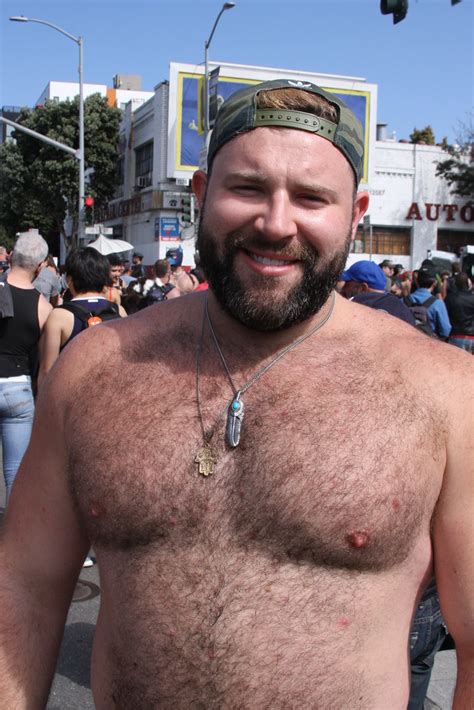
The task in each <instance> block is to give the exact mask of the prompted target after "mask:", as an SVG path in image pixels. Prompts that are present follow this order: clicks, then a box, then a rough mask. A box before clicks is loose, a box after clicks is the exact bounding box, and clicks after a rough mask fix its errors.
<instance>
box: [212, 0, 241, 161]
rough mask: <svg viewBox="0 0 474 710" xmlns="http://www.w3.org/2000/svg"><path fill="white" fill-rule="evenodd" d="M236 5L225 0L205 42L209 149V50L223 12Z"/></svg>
mask: <svg viewBox="0 0 474 710" xmlns="http://www.w3.org/2000/svg"><path fill="white" fill-rule="evenodd" d="M233 7H235V2H225V3H224V4H223V5H222V7H221V10H220V12H219V14H218V15H217V17H216V21H215V22H214V26H213V28H212V30H211V34H210V35H209V38H208V39H207V40H206V41H205V42H204V146H205V148H206V150H207V140H208V135H209V57H208V50H209V46H210V44H211V41H212V38H213V36H214V32H215V31H216V27H217V23H218V22H219V20H220V19H221V17H222V14H223V13H224V12H225V11H226V10H232V8H233Z"/></svg>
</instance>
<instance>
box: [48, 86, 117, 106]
mask: <svg viewBox="0 0 474 710" xmlns="http://www.w3.org/2000/svg"><path fill="white" fill-rule="evenodd" d="M83 92H84V98H85V99H87V97H88V96H92V94H100V95H101V96H107V85H106V84H84V85H83ZM78 95H79V83H78V82H68V81H50V82H48V84H47V86H46V88H45V89H44V91H43V93H42V94H41V96H40V97H39V99H38V101H37V102H36V104H35V106H38V105H42V104H44V102H45V101H46V100H47V99H50V100H52V101H53V100H55V99H57V100H58V101H67V100H68V99H70V100H72V99H73V98H74V97H75V96H78Z"/></svg>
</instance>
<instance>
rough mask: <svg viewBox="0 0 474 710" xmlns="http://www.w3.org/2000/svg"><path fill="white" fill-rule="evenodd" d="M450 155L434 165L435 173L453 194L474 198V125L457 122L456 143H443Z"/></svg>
mask: <svg viewBox="0 0 474 710" xmlns="http://www.w3.org/2000/svg"><path fill="white" fill-rule="evenodd" d="M443 149H444V150H445V151H446V153H447V154H448V155H449V156H450V157H449V158H447V159H446V160H442V161H441V162H439V163H438V165H437V167H436V175H439V176H440V177H442V178H444V179H445V180H446V182H447V183H448V185H449V186H450V187H451V189H452V191H453V192H454V194H455V195H460V196H461V197H468V198H470V199H471V200H472V199H474V127H473V122H472V117H471V120H470V123H469V124H466V123H462V122H460V123H459V126H458V130H457V136H456V144H455V145H444V146H443Z"/></svg>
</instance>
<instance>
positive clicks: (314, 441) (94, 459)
mask: <svg viewBox="0 0 474 710" xmlns="http://www.w3.org/2000/svg"><path fill="white" fill-rule="evenodd" d="M188 384H189V389H188V388H186V387H184V386H181V387H179V388H175V390H173V391H172V392H171V391H168V392H162V393H161V394H162V396H161V398H160V403H159V404H158V403H157V401H155V400H154V399H153V398H152V397H148V398H147V399H146V400H143V401H142V402H141V403H140V405H139V406H134V407H133V411H130V410H131V408H130V407H128V408H127V409H126V410H125V409H124V408H123V407H122V408H120V411H121V412H122V413H121V415H120V416H117V414H114V415H113V417H110V418H109V419H108V420H104V412H103V411H99V409H100V408H97V409H95V408H94V409H93V410H92V413H91V414H90V415H89V416H88V417H87V418H84V417H80V416H78V415H75V414H74V413H73V415H72V419H73V426H74V432H75V433H74V437H73V438H72V444H71V447H70V460H69V478H70V484H71V488H72V490H73V494H74V497H75V500H76V503H77V506H78V508H79V511H80V514H81V516H82V517H83V519H84V521H85V525H86V527H87V529H88V532H89V535H90V537H91V540H92V541H93V543H94V544H96V545H97V546H99V545H102V546H104V547H115V548H122V549H127V548H130V549H131V548H135V547H137V546H141V547H143V546H160V547H162V548H163V549H169V550H170V552H176V550H182V549H183V548H187V549H189V550H190V552H191V551H192V549H193V547H194V546H198V545H204V546H205V547H212V549H213V550H215V551H216V554H217V553H218V551H219V550H221V551H222V554H226V550H228V549H229V547H237V548H239V549H241V550H252V551H255V550H256V551H258V552H259V553H260V554H261V555H264V556H267V557H271V558H272V559H274V560H276V561H281V562H287V561H292V562H294V563H296V564H300V565H322V566H327V567H334V568H346V569H367V570H380V569H386V568H389V567H391V566H393V565H396V564H398V563H401V562H402V561H403V560H405V559H406V558H407V556H408V555H409V553H410V551H411V550H412V549H413V546H414V544H415V543H416V541H417V540H418V539H419V535H420V531H424V532H425V533H426V532H427V530H428V527H429V520H430V517H431V514H432V511H433V508H434V505H435V502H436V499H437V496H438V493H439V487H440V480H441V473H442V470H443V465H444V453H443V445H442V438H443V437H442V432H441V430H440V428H439V426H438V424H437V422H436V419H435V417H433V416H432V414H431V413H430V408H429V406H426V407H423V406H420V403H419V402H418V403H417V405H416V407H415V406H414V405H413V404H412V405H410V398H409V397H408V398H407V393H406V392H405V391H404V388H403V387H402V386H401V385H400V383H398V385H397V386H395V385H394V387H393V389H392V392H391V396H390V398H388V397H386V396H383V395H382V393H381V392H377V391H375V393H374V392H372V394H371V395H370V396H369V395H368V393H367V388H366V386H364V385H367V382H365V383H364V378H362V377H359V378H355V377H352V380H351V381H347V380H346V382H345V384H344V387H343V388H342V387H341V384H340V380H339V378H334V377H333V376H332V375H331V376H330V375H326V376H322V375H321V374H320V376H319V378H314V380H313V381H311V378H309V379H307V380H305V381H304V382H303V383H302V382H301V380H299V381H298V382H295V381H293V382H291V383H290V382H284V381H281V380H280V381H278V380H277V379H276V378H270V377H269V378H268V381H267V382H266V383H265V386H263V383H259V385H258V386H257V385H256V386H255V387H254V388H253V391H249V392H248V393H247V395H246V397H245V399H246V414H245V420H244V425H243V428H242V437H241V443H240V445H239V446H238V447H237V448H235V449H229V448H228V447H227V446H226V445H225V443H224V428H225V424H224V419H223V417H222V416H221V414H220V413H221V412H222V402H225V401H226V397H227V396H228V394H229V393H228V392H226V391H225V389H223V390H222V391H220V390H219V389H218V390H216V389H215V388H213V387H212V383H211V384H210V385H209V386H207V389H206V386H204V388H203V394H204V395H206V394H207V399H204V400H203V401H204V406H203V407H202V419H203V421H204V428H206V427H207V428H213V427H214V434H213V437H212V442H211V443H212V446H213V449H214V452H215V454H216V457H217V463H216V465H215V469H214V472H213V474H212V475H211V476H208V477H204V476H202V475H201V474H200V473H199V467H198V464H197V463H196V461H195V459H196V456H197V454H198V452H199V450H200V449H201V447H202V430H201V423H200V418H199V416H198V410H197V405H196V399H195V395H194V392H193V388H192V380H190V381H189V383H188ZM104 388H105V385H104ZM105 389H106V388H105ZM98 394H99V393H98ZM99 397H100V394H99ZM78 410H79V408H78ZM117 411H118V409H117V408H115V412H117ZM216 422H217V423H216ZM214 425H215V426H214Z"/></svg>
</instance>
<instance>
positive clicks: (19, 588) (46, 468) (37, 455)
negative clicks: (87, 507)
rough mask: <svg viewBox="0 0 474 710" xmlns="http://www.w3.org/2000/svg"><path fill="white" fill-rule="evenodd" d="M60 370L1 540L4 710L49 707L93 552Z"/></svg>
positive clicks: (47, 392)
mask: <svg viewBox="0 0 474 710" xmlns="http://www.w3.org/2000/svg"><path fill="white" fill-rule="evenodd" d="M61 364H62V363H61ZM68 365H69V368H70V367H71V365H72V363H68ZM58 370H60V371H61V370H62V372H60V373H59V374H60V376H59V377H53V378H50V379H49V381H48V382H47V383H46V384H45V387H44V389H43V391H42V392H41V394H40V396H39V398H38V405H37V412H36V416H35V421H34V425H33V433H32V439H31V442H30V446H29V448H28V450H27V452H26V454H25V457H24V459H23V462H22V464H21V467H20V470H19V472H18V475H17V478H16V480H15V485H14V487H13V491H12V495H11V497H10V500H9V504H8V508H7V514H6V519H5V521H4V529H3V532H2V537H1V541H0V542H1V544H0V619H1V622H0V698H1V700H0V706H1V707H2V708H3V707H4V708H12V709H13V708H14V709H15V710H42V709H43V708H44V707H45V706H46V702H47V698H48V694H49V689H50V685H51V682H52V678H53V676H54V669H55V663H56V658H57V654H58V649H59V645H60V642H61V638H62V633H63V629H64V623H65V619H66V616H67V611H68V608H69V604H70V601H71V598H72V594H73V592H74V587H75V583H76V580H77V577H78V575H79V572H80V569H81V565H82V562H83V560H84V557H85V555H86V554H87V551H88V549H89V540H88V539H87V537H86V535H85V533H84V531H83V529H82V528H81V525H80V521H79V518H78V515H77V514H76V510H75V508H74V505H73V501H72V499H71V495H70V493H69V490H68V485H67V449H66V442H65V440H64V432H63V427H62V422H63V421H64V419H65V410H66V409H67V408H66V406H65V398H64V396H63V395H64V392H65V391H67V389H68V382H67V379H68V378H67V374H68V371H69V373H70V372H72V370H71V369H69V370H68V369H67V368H66V372H65V371H64V368H61V367H59V368H58Z"/></svg>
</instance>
